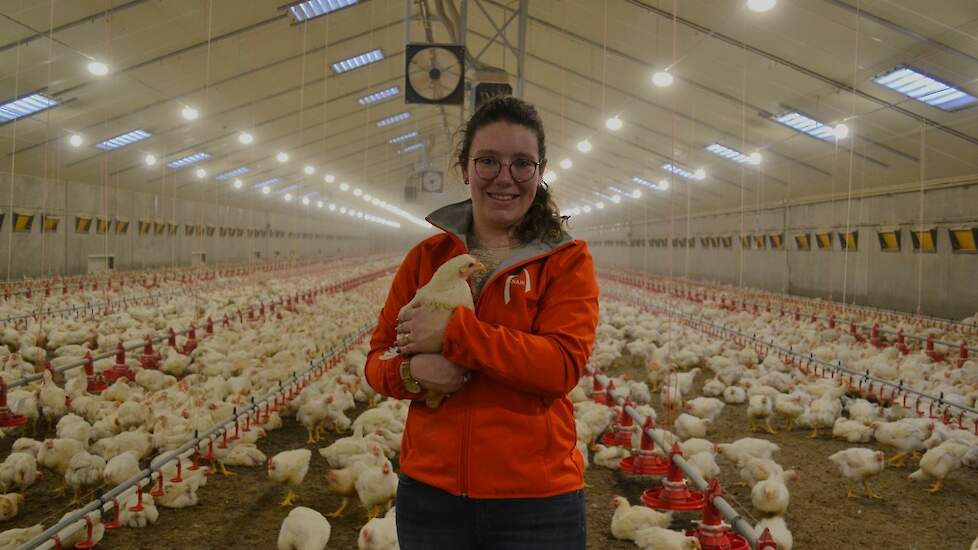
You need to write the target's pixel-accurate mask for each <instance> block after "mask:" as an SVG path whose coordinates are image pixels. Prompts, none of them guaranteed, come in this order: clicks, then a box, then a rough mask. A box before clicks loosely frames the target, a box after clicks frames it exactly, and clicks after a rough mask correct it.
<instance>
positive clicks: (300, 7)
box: [289, 0, 360, 23]
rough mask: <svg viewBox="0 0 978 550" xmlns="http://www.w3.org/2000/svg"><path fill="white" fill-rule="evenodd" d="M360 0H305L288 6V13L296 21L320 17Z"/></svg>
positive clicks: (300, 21)
mask: <svg viewBox="0 0 978 550" xmlns="http://www.w3.org/2000/svg"><path fill="white" fill-rule="evenodd" d="M359 1H360V0H306V1H305V2H299V3H298V4H294V5H292V6H289V13H290V14H292V18H293V19H295V22H296V23H302V22H303V21H309V20H310V19H315V18H317V17H322V16H324V15H327V14H329V13H333V12H334V11H337V10H341V9H343V8H348V7H350V6H352V5H354V4H356V3H357V2H359Z"/></svg>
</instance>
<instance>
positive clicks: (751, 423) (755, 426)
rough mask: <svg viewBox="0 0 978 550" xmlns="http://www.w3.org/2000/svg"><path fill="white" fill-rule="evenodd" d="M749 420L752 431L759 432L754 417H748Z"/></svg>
mask: <svg viewBox="0 0 978 550" xmlns="http://www.w3.org/2000/svg"><path fill="white" fill-rule="evenodd" d="M747 421H748V422H750V433H757V424H756V423H755V422H754V419H753V418H748V419H747Z"/></svg>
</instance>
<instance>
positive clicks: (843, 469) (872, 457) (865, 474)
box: [829, 447, 886, 499]
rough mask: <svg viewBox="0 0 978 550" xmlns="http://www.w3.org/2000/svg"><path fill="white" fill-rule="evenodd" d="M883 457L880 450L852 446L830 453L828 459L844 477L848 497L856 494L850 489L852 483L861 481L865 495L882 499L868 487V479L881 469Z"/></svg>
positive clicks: (877, 473)
mask: <svg viewBox="0 0 978 550" xmlns="http://www.w3.org/2000/svg"><path fill="white" fill-rule="evenodd" d="M884 458H885V455H884V454H883V452H882V451H874V450H872V449H865V448H862V447H853V448H851V449H845V450H842V451H839V452H837V453H835V454H833V455H831V456H830V457H829V460H831V461H832V462H833V463H834V464H835V465H836V466H838V467H839V473H841V474H842V477H844V478H846V483H847V485H848V492H847V496H848V497H849V498H853V497H855V496H856V493H855V492H854V491H853V490H852V484H853V483H861V484H862V486H863V490H864V491H865V492H866V496H867V497H869V498H877V499H882V498H883V497H882V496H880V494H879V493H877V492H875V491H873V490H872V489H871V488H870V487H869V482H868V480H869V479H870V478H872V477H875V476H877V475H879V473H880V472H882V471H883V467H884V466H886V463H885V462H884V461H883V460H884Z"/></svg>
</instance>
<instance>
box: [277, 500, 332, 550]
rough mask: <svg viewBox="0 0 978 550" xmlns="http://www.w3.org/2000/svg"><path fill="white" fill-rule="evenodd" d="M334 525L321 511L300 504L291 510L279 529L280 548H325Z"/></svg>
mask: <svg viewBox="0 0 978 550" xmlns="http://www.w3.org/2000/svg"><path fill="white" fill-rule="evenodd" d="M331 531H332V527H331V526H330V524H329V521H328V520H327V519H326V518H325V517H323V515H322V514H320V513H319V512H317V511H315V510H313V509H311V508H306V507H304V506H298V507H296V508H295V509H293V510H292V511H291V512H289V515H288V516H286V517H285V520H284V521H283V522H282V527H281V528H280V529H279V531H278V550H323V549H324V548H326V545H327V544H329V535H330V533H331Z"/></svg>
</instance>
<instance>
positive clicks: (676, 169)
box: [662, 164, 703, 180]
mask: <svg viewBox="0 0 978 550" xmlns="http://www.w3.org/2000/svg"><path fill="white" fill-rule="evenodd" d="M662 169H663V170H665V171H666V172H669V173H671V174H676V175H677V176H682V177H684V178H686V179H688V180H698V179H703V178H701V177H699V176H697V175H696V173H694V172H691V171H690V170H687V169H686V168H683V167H682V166H676V165H675V164H663V165H662Z"/></svg>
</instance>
